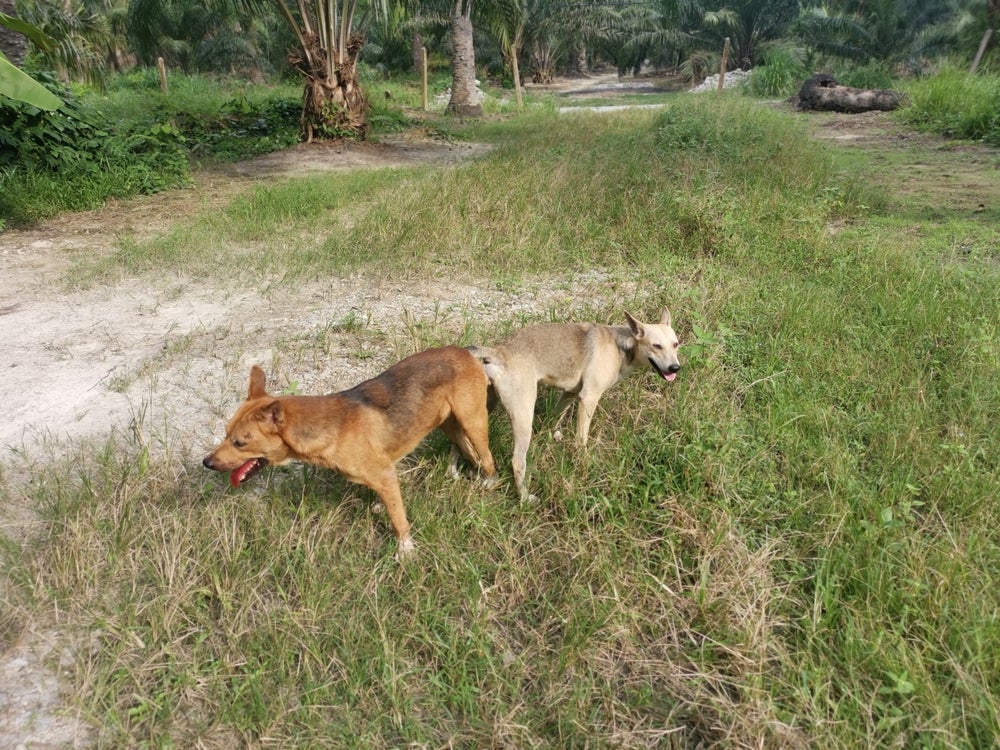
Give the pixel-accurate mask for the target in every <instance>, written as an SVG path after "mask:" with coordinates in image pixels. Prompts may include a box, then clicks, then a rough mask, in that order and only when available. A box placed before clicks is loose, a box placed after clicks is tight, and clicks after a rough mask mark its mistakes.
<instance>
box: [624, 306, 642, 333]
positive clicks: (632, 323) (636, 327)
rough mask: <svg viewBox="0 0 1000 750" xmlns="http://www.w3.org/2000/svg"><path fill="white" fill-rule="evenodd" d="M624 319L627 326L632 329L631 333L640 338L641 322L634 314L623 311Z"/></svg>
mask: <svg viewBox="0 0 1000 750" xmlns="http://www.w3.org/2000/svg"><path fill="white" fill-rule="evenodd" d="M625 319H626V320H627V321H628V327H629V328H631V329H632V335H633V336H635V337H636V338H637V339H641V338H642V336H643V330H642V323H640V322H639V321H638V320H636V318H635V316H634V315H632V314H631V313H629V312H626V313H625Z"/></svg>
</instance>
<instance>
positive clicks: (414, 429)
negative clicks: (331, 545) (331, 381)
mask: <svg viewBox="0 0 1000 750" xmlns="http://www.w3.org/2000/svg"><path fill="white" fill-rule="evenodd" d="M486 392H487V382H486V375H485V374H484V372H483V367H482V365H481V364H480V362H479V360H477V359H476V358H475V357H473V356H472V355H471V354H470V353H469V352H468V351H467V350H465V349H460V348H458V347H455V346H448V347H444V348H441V349H428V350H427V351H424V352H420V353H419V354H414V355H413V356H411V357H407V358H406V359H404V360H402V361H400V362H397V363H396V364H395V365H393V366H392V367H390V368H389V369H388V370H386V371H385V372H383V373H382V374H381V375H379V376H378V377H375V378H372V379H371V380H366V381H365V382H363V383H361V384H360V385H357V386H355V387H354V388H351V389H350V390H347V391H341V392H340V393H333V394H330V395H327V396H271V395H268V393H267V392H266V391H265V378H264V371H263V370H261V369H260V368H259V367H256V366H254V367H253V369H252V370H251V371H250V391H249V393H248V394H247V400H246V401H245V402H244V403H243V405H242V406H241V407H240V408H239V409H238V410H237V412H236V414H235V415H234V416H233V418H232V419H231V420H230V421H229V424H228V425H227V427H226V439H225V440H224V441H223V442H222V443H221V444H220V445H219V446H218V447H217V448H216V449H215V450H213V451H212V452H211V453H210V454H209V455H208V456H206V457H205V460H204V462H203V463H204V464H205V466H206V467H207V468H209V469H213V470H215V471H228V472H232V473H231V475H230V481H231V482H232V484H233V486H234V487H238V486H239V484H240V482H242V481H244V480H245V479H247V478H248V477H250V476H251V475H252V474H255V473H256V472H258V471H259V470H260V469H262V468H263V467H265V466H268V465H275V466H277V465H280V464H285V463H289V462H291V461H304V462H306V463H310V464H316V465H317V466H324V467H326V468H328V469H333V470H334V471H337V472H339V473H341V474H342V475H344V477H346V478H347V479H349V480H350V481H352V482H357V483H358V484H363V485H365V486H366V487H370V488H371V489H373V490H374V491H375V492H376V494H378V496H379V498H380V499H381V500H382V502H383V503H384V504H385V508H386V511H388V514H389V521H390V522H391V523H392V528H393V531H394V532H395V534H396V538H397V540H398V542H399V554H400V555H404V554H406V553H407V552H409V551H410V550H412V549H413V546H414V545H413V540H412V538H411V537H410V523H409V521H407V519H406V510H405V509H404V507H403V498H402V496H401V495H400V491H399V478H398V476H397V474H396V461H398V460H399V459H400V458H402V457H403V456H405V455H406V454H408V453H410V451H412V450H413V449H414V448H415V447H416V446H417V444H418V443H419V442H420V441H421V440H423V438H424V437H425V436H426V435H427V434H428V433H429V432H430V431H431V430H433V429H434V428H435V427H440V428H441V430H442V431H443V432H444V434H445V435H447V436H448V438H449V439H450V440H451V442H452V444H453V445H454V446H455V448H457V450H458V451H460V452H461V453H462V455H464V456H465V457H466V458H467V459H469V461H471V462H472V463H473V464H475V465H477V466H479V468H480V469H481V470H482V471H483V473H484V474H485V475H486V483H487V485H492V484H494V483H495V482H496V466H495V465H494V463H493V456H492V454H491V453H490V447H489V434H488V415H487V411H486ZM455 462H457V457H456V458H454V459H453V461H452V464H453V465H452V469H454V463H455Z"/></svg>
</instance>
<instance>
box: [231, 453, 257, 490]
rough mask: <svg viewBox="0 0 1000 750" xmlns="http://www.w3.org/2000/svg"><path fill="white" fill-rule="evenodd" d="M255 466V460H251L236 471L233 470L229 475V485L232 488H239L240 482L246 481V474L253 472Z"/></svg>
mask: <svg viewBox="0 0 1000 750" xmlns="http://www.w3.org/2000/svg"><path fill="white" fill-rule="evenodd" d="M256 465H257V459H256V458H251V459H250V460H249V461H247V462H246V463H245V464H243V465H242V466H240V467H239V468H238V469H233V471H232V473H231V474H230V475H229V483H230V484H231V485H233V487H239V486H240V482H242V481H243V480H244V479H246V476H247V474H249V473H250V472H251V471H253V469H254V467H255V466H256Z"/></svg>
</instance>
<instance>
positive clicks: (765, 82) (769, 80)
mask: <svg viewBox="0 0 1000 750" xmlns="http://www.w3.org/2000/svg"><path fill="white" fill-rule="evenodd" d="M807 73H808V71H807V70H806V68H805V66H804V65H802V63H801V62H799V61H798V60H796V59H795V56H794V55H793V53H792V51H791V50H789V49H787V48H783V47H775V48H772V49H769V50H768V51H767V52H765V53H764V64H763V65H761V66H759V67H756V68H754V69H753V72H752V73H751V74H750V92H751V93H753V94H756V95H757V96H791V95H792V94H794V93H795V91H796V90H797V89H798V87H799V84H800V83H801V81H802V80H803V79H804V78H805V77H806V76H807Z"/></svg>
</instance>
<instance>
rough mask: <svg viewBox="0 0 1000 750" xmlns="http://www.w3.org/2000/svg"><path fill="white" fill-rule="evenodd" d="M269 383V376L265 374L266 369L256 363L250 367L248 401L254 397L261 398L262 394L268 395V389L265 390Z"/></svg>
mask: <svg viewBox="0 0 1000 750" xmlns="http://www.w3.org/2000/svg"><path fill="white" fill-rule="evenodd" d="M266 384H267V378H266V376H265V375H264V371H263V370H262V369H260V368H259V367H257V365H254V366H253V367H251V368H250V390H249V392H248V393H247V401H249V400H250V399H253V398H260V397H261V396H266V395H267V391H266V390H264V388H265V386H266Z"/></svg>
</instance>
